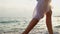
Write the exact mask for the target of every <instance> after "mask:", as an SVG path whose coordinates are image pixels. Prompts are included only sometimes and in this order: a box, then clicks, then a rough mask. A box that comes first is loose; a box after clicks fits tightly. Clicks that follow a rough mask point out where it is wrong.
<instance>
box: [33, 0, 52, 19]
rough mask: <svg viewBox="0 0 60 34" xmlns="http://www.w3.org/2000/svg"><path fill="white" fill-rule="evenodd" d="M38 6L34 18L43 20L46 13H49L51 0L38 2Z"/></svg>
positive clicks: (39, 0)
mask: <svg viewBox="0 0 60 34" xmlns="http://www.w3.org/2000/svg"><path fill="white" fill-rule="evenodd" d="M37 2H38V3H37V6H36V8H35V10H34V13H33V18H37V19H38V20H39V19H41V18H42V17H43V16H44V14H45V13H46V12H48V11H49V10H50V9H51V7H50V0H38V1H37Z"/></svg>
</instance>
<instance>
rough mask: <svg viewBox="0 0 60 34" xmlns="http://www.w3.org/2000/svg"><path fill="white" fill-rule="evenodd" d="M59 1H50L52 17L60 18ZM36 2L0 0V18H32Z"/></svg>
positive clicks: (32, 0)
mask: <svg viewBox="0 0 60 34" xmlns="http://www.w3.org/2000/svg"><path fill="white" fill-rule="evenodd" d="M59 3H60V0H52V2H51V5H52V11H53V16H60V14H59V13H60V4H59ZM36 4H37V1H36V0H0V17H17V16H32V14H33V11H34V8H35V6H36Z"/></svg>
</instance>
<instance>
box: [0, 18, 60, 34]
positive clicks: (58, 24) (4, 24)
mask: <svg viewBox="0 0 60 34" xmlns="http://www.w3.org/2000/svg"><path fill="white" fill-rule="evenodd" d="M31 19H32V18H31V17H0V34H5V33H6V34H9V33H10V34H11V32H14V33H15V32H19V33H22V32H23V31H24V30H25V28H26V27H27V25H28V24H29V22H30V20H31ZM52 25H53V30H54V31H57V32H59V33H60V17H52ZM34 29H35V30H34ZM34 29H33V30H32V31H36V32H38V30H39V31H43V30H47V27H46V24H45V18H43V19H42V20H40V22H39V23H38V24H37V25H36V26H35V27H34ZM32 31H31V32H32ZM15 34H16V33H15Z"/></svg>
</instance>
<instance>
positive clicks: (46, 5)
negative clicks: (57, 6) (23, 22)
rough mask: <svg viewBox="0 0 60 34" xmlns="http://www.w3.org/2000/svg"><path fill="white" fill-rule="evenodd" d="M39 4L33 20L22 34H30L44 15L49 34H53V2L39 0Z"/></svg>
mask: <svg viewBox="0 0 60 34" xmlns="http://www.w3.org/2000/svg"><path fill="white" fill-rule="evenodd" d="M37 2H38V3H37V6H36V8H35V11H34V14H33V18H32V20H31V22H30V24H29V25H28V27H27V28H26V30H25V31H24V32H23V33H22V34H28V33H29V32H30V31H31V30H32V29H33V27H34V26H35V25H36V24H37V23H38V22H39V20H41V19H42V18H43V17H44V14H45V15H46V25H47V28H48V32H49V34H53V30H52V24H51V16H52V11H51V7H50V2H51V0H37Z"/></svg>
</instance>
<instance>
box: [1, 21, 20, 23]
mask: <svg viewBox="0 0 60 34" xmlns="http://www.w3.org/2000/svg"><path fill="white" fill-rule="evenodd" d="M15 22H20V21H0V23H15Z"/></svg>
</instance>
